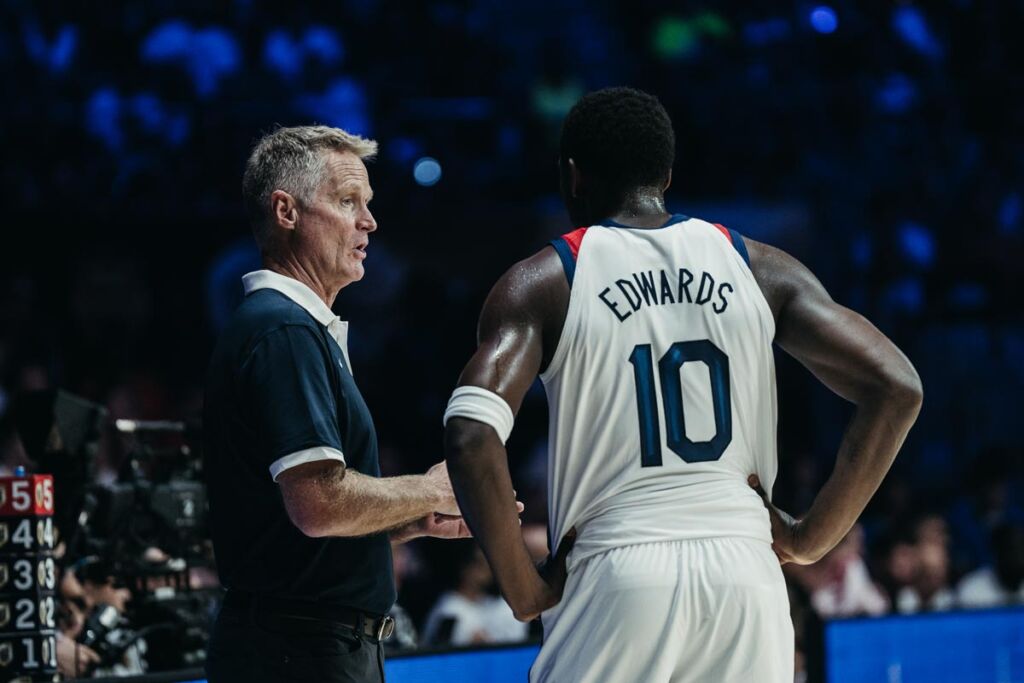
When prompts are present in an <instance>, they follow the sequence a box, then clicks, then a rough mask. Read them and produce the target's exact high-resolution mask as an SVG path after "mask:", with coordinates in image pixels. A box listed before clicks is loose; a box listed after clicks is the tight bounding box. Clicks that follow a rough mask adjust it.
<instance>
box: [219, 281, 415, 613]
mask: <svg viewBox="0 0 1024 683" xmlns="http://www.w3.org/2000/svg"><path fill="white" fill-rule="evenodd" d="M245 285H246V291H247V295H246V298H245V301H244V302H243V303H242V305H241V306H240V307H239V308H238V310H237V311H236V312H235V314H234V316H233V317H232V318H231V320H230V322H229V323H228V325H227V327H226V328H225V329H224V331H223V333H222V334H221V337H220V340H219V341H218V343H217V346H216V349H215V350H214V353H213V358H212V360H211V362H210V368H209V374H208V377H207V384H206V401H205V406H204V416H203V442H204V444H203V447H204V460H205V472H206V478H207V485H208V487H209V500H210V515H211V532H212V536H213V547H214V553H215V555H216V561H217V570H218V572H219V574H220V578H221V583H222V584H223V585H224V586H225V587H227V588H229V589H236V590H242V591H248V592H252V593H258V594H261V595H270V596H274V597H280V598H288V599H300V600H309V601H316V602H320V603H325V604H337V605H339V606H346V607H350V608H354V609H358V610H362V611H364V612H369V613H372V614H384V613H386V612H387V611H388V610H389V609H390V608H391V606H392V604H393V603H394V601H395V582H394V576H393V572H392V565H391V544H390V541H389V540H388V535H387V534H386V533H380V534H373V535H370V536H364V537H359V538H310V537H308V536H306V535H305V534H303V533H302V532H301V531H300V530H299V529H298V528H297V527H296V526H295V525H294V524H293V523H292V521H291V520H290V519H289V517H288V513H287V511H286V510H285V507H284V502H283V499H282V497H281V491H280V489H279V487H278V485H277V484H276V483H275V481H274V480H275V479H276V477H277V476H278V475H279V474H280V472H282V471H284V470H285V469H288V468H289V467H293V466H296V465H299V464H302V463H304V462H310V461H314V460H324V459H333V460H343V461H344V462H345V463H346V466H347V467H350V468H352V469H353V470H356V471H358V472H359V473H361V474H364V475H367V476H373V477H379V476H380V466H379V463H378V458H377V437H376V433H375V431H374V426H373V420H372V419H371V417H370V412H369V410H368V409H367V407H366V403H365V402H364V401H363V398H362V396H361V395H360V393H359V389H358V388H357V387H356V384H355V381H354V379H353V377H352V372H351V369H350V366H349V363H348V360H347V352H346V351H345V350H343V348H342V347H343V345H344V344H345V339H344V337H342V338H341V339H340V341H341V343H340V344H339V335H338V326H339V324H341V325H343V323H340V321H338V320H337V319H336V318H334V315H333V314H332V313H331V312H330V309H329V308H327V306H326V305H325V304H324V303H323V302H322V301H320V300H319V299H318V298H316V296H315V294H313V292H312V290H310V289H309V288H307V287H305V285H302V284H301V283H299V282H298V281H296V280H292V279H290V278H286V277H284V276H282V275H278V274H276V273H271V272H270V271H258V272H257V273H251V274H249V275H247V276H246V281H245ZM342 329H343V332H344V333H345V334H347V328H342ZM332 332H333V334H332Z"/></svg>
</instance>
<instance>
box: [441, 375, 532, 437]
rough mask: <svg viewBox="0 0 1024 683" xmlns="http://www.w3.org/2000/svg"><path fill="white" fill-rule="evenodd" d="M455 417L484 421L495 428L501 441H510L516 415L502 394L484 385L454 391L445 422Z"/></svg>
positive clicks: (446, 423) (445, 415)
mask: <svg viewBox="0 0 1024 683" xmlns="http://www.w3.org/2000/svg"><path fill="white" fill-rule="evenodd" d="M453 417H465V418H469V419H470V420H476V421H477V422H483V423H484V424H487V425H490V426H491V427H493V428H494V431H496V432H497V433H498V438H499V439H501V443H505V442H506V441H508V435H509V434H511V433H512V425H513V424H514V423H515V417H514V416H513V415H512V408H510V407H509V405H508V403H506V402H505V399H503V398H502V397H501V396H498V395H497V394H496V393H494V392H493V391H490V390H488V389H484V388H483V387H473V386H464V387H458V388H457V389H455V391H453V392H452V397H451V398H450V399H449V400H448V409H447V410H446V411H444V424H445V426H447V425H448V420H450V419H452V418H453Z"/></svg>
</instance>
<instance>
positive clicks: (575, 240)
mask: <svg viewBox="0 0 1024 683" xmlns="http://www.w3.org/2000/svg"><path fill="white" fill-rule="evenodd" d="M585 234H587V228H576V229H575V230H573V231H572V232H567V233H565V234H564V235H562V239H563V240H565V243H566V244H568V245H569V249H570V250H572V257H573V258H578V257H579V255H580V245H581V244H583V236H584V235H585Z"/></svg>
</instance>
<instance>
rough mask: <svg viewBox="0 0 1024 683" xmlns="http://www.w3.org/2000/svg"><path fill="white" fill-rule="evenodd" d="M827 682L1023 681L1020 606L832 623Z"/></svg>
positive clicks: (827, 631) (1023, 619)
mask: <svg viewBox="0 0 1024 683" xmlns="http://www.w3.org/2000/svg"><path fill="white" fill-rule="evenodd" d="M825 664H826V671H827V679H828V682H829V683H879V682H881V683H926V682H927V683H941V682H944V681H950V682H952V681H955V682H956V683H1018V682H1019V681H1024V609H1000V610H984V611H972V612H941V613H934V614H921V615H914V616H904V617H885V618H881V619H850V620H840V621H833V622H830V623H828V624H827V625H826V627H825Z"/></svg>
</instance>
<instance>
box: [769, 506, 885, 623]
mask: <svg viewBox="0 0 1024 683" xmlns="http://www.w3.org/2000/svg"><path fill="white" fill-rule="evenodd" d="M786 567H787V573H788V574H789V575H790V577H791V578H792V579H793V580H795V581H796V582H797V583H798V584H799V585H800V586H801V587H802V588H803V589H804V590H806V591H807V592H808V593H809V594H810V596H811V605H812V606H813V607H814V611H815V612H817V613H818V615H819V616H821V617H822V618H833V617H854V616H863V615H869V616H878V615H882V614H885V613H886V612H887V611H889V601H888V600H887V599H886V597H885V594H884V593H883V592H882V590H881V589H880V588H879V587H878V586H877V585H876V584H875V582H874V580H873V579H872V578H871V575H870V573H869V572H868V566H867V563H866V562H865V561H864V531H863V529H861V527H860V525H857V526H855V527H853V529H851V530H850V533H849V534H847V535H846V538H844V539H843V540H842V541H841V542H840V543H839V545H837V546H836V547H835V548H833V549H832V551H831V552H830V553H829V554H828V555H826V556H825V557H824V558H822V560H821V561H820V562H818V563H817V564H813V565H807V566H795V565H786Z"/></svg>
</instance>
